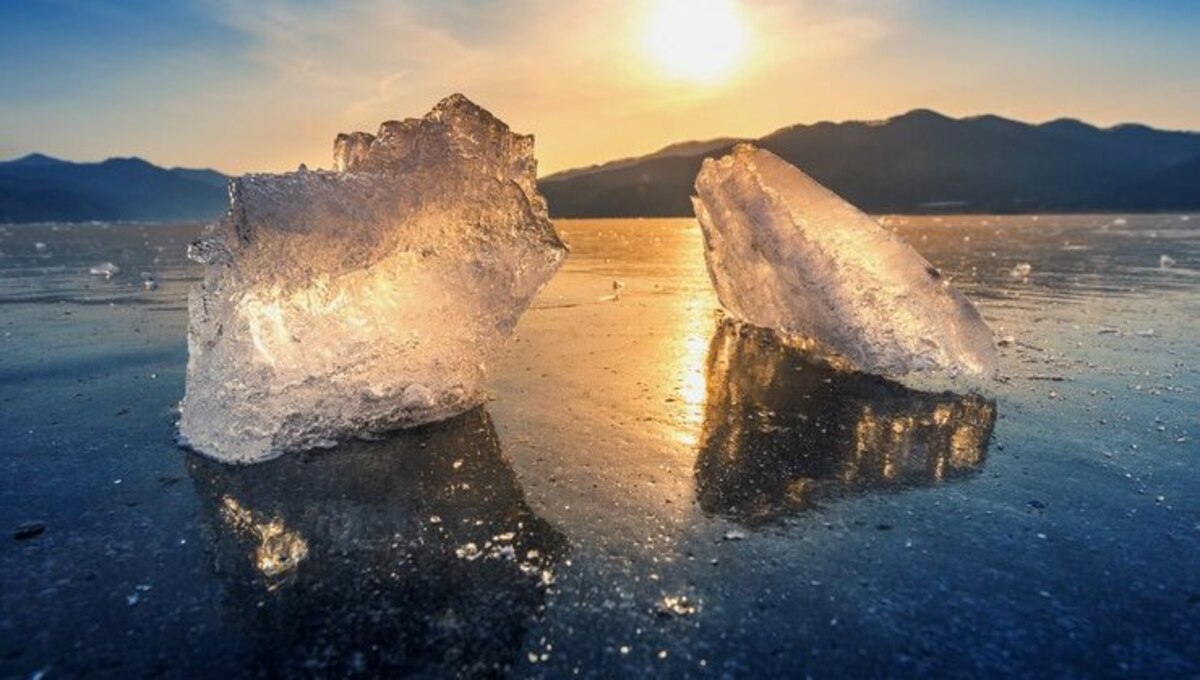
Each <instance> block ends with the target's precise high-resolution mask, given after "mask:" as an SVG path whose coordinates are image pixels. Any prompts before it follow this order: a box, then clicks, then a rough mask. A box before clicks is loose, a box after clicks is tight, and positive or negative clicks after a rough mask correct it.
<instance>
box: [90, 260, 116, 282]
mask: <svg viewBox="0 0 1200 680" xmlns="http://www.w3.org/2000/svg"><path fill="white" fill-rule="evenodd" d="M120 271H121V268H120V267H118V266H117V265H115V264H113V263H112V262H101V263H100V264H98V265H96V266H94V267H92V268H91V269H89V270H88V273H89V274H91V275H92V276H103V277H104V278H106V279H111V278H112V277H114V276H116V275H117V274H118V273H120Z"/></svg>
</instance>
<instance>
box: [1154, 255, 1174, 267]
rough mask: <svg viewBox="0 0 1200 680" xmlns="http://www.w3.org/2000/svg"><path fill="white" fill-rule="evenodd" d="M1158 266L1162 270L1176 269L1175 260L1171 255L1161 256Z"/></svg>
mask: <svg viewBox="0 0 1200 680" xmlns="http://www.w3.org/2000/svg"><path fill="white" fill-rule="evenodd" d="M1158 266H1159V267H1161V268H1162V269H1169V268H1171V267H1174V266H1175V258H1173V257H1171V256H1170V255H1159V256H1158Z"/></svg>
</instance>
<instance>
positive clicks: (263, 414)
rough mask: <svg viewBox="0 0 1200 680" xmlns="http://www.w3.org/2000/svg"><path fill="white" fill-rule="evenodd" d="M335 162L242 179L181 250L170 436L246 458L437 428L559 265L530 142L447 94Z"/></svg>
mask: <svg viewBox="0 0 1200 680" xmlns="http://www.w3.org/2000/svg"><path fill="white" fill-rule="evenodd" d="M334 154H335V165H336V166H337V167H339V168H342V169H343V171H335V172H322V171H308V170H300V171H298V172H292V173H286V174H278V175H265V174H264V175H247V176H244V177H241V178H238V179H235V180H233V181H232V182H231V184H230V208H229V211H228V213H227V214H226V215H225V217H224V218H223V219H221V220H220V221H219V222H217V223H216V224H214V225H212V226H211V227H209V229H208V230H207V233H206V234H205V235H204V236H203V238H201V239H200V240H198V241H197V242H195V243H193V244H192V245H191V246H190V247H189V249H188V252H189V256H190V257H191V258H192V259H193V260H195V261H198V262H201V263H204V264H205V265H206V270H205V271H206V273H205V278H204V280H203V282H202V283H200V284H198V285H197V286H196V287H195V288H194V289H193V291H192V293H191V297H190V300H189V310H190V324H189V332H188V351H189V357H188V372H187V389H186V394H185V396H184V399H183V402H182V404H181V416H180V435H181V439H182V440H183V442H184V443H186V444H187V445H189V446H191V447H192V448H194V449H196V450H198V451H201V452H203V453H206V454H208V455H211V456H213V457H216V458H220V459H223V460H227V461H235V462H250V461H256V460H262V459H266V458H271V457H274V456H277V455H279V454H280V453H283V452H285V451H292V450H300V449H306V448H311V447H316V446H326V445H330V444H332V443H334V442H335V441H337V440H339V439H344V438H347V437H350V436H355V435H359V436H369V435H371V434H372V433H376V432H381V431H385V430H391V429H396V428H402V427H409V426H413V425H418V424H421V423H426V422H430V421H435V420H441V419H445V418H447V417H450V416H453V415H455V414H458V413H462V412H463V411H465V410H467V409H469V408H471V407H473V406H476V405H478V404H479V403H481V402H482V401H483V399H484V396H485V394H484V379H485V377H486V375H487V367H488V364H489V363H490V362H491V361H492V360H493V359H494V358H495V356H496V354H497V351H498V350H499V349H500V347H501V343H502V341H503V340H504V339H505V338H506V337H507V336H508V335H509V334H510V333H511V331H512V329H513V327H514V326H515V325H516V323H517V320H518V318H519V317H520V315H521V314H522V312H524V310H525V309H526V307H527V306H528V305H529V303H530V301H531V300H532V299H533V296H534V295H535V294H536V293H537V292H538V291H539V290H540V289H541V288H542V286H543V285H545V283H546V282H547V281H548V280H549V278H550V276H551V275H552V274H553V273H554V272H555V271H556V270H557V269H558V267H559V266H560V265H561V263H562V261H563V259H564V257H565V255H566V248H565V246H564V245H563V244H562V242H561V241H559V238H558V236H557V234H556V233H555V231H554V227H553V226H552V225H551V223H550V221H549V219H548V215H547V212H546V204H545V201H544V199H543V198H542V197H541V196H540V195H539V194H538V192H537V187H536V182H535V177H536V168H537V164H536V160H535V159H534V155H533V138H532V137H531V136H524V135H518V134H515V133H513V132H511V131H510V130H509V128H508V126H506V125H505V124H504V123H502V122H501V121H499V120H498V119H496V118H495V117H493V116H492V115H491V114H490V113H488V112H487V111H484V110H483V109H481V108H480V107H478V106H476V105H475V104H473V103H472V102H470V101H469V100H467V99H466V98H465V97H463V96H461V95H454V96H451V97H448V98H447V99H445V100H443V101H442V102H440V103H439V104H438V105H437V106H436V107H435V108H434V109H433V110H432V111H431V112H430V113H429V114H427V115H426V116H425V117H424V118H421V119H419V120H406V121H403V122H386V123H384V124H383V125H382V126H381V128H380V131H379V134H378V135H375V136H371V135H367V134H365V133H355V134H353V135H342V136H339V137H338V139H337V142H336V143H335V149H334Z"/></svg>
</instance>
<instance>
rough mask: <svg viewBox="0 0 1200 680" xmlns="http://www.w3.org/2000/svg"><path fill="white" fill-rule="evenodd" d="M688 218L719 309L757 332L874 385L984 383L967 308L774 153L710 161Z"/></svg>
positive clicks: (868, 222)
mask: <svg viewBox="0 0 1200 680" xmlns="http://www.w3.org/2000/svg"><path fill="white" fill-rule="evenodd" d="M696 193H697V194H698V196H697V197H695V198H693V203H694V206H695V209H696V216H697V218H698V219H699V221H700V225H701V227H702V229H703V231H704V239H705V258H706V260H707V263H708V271H709V275H710V276H711V278H712V281H713V285H714V287H715V288H716V290H717V296H718V298H719V299H720V301H721V305H722V306H723V307H724V308H725V309H726V310H727V311H728V312H730V313H731V314H733V315H734V316H736V317H738V318H740V319H742V320H744V321H747V322H749V323H751V324H754V325H756V326H762V327H766V328H772V329H775V330H777V331H780V332H781V333H783V334H785V335H787V336H790V337H794V338H797V339H802V340H804V341H806V342H807V344H809V345H810V346H812V347H813V349H814V350H816V351H817V352H819V353H823V354H826V355H829V356H831V357H838V358H840V359H843V360H845V362H848V363H849V364H850V366H851V367H853V368H855V369H857V370H860V371H865V372H869V373H877V374H882V375H903V374H906V373H910V372H913V371H932V370H936V371H946V372H948V373H950V374H968V375H976V376H991V375H993V374H994V373H995V370H996V364H997V354H996V348H995V345H994V344H993V342H992V334H991V331H990V330H989V329H988V327H987V325H986V324H984V322H983V319H982V318H981V317H980V316H979V313H978V312H977V311H976V310H975V307H974V306H972V305H971V303H970V302H969V301H968V300H967V299H966V298H964V297H963V296H962V295H961V294H960V293H959V292H958V291H956V290H955V289H954V288H953V287H951V286H950V284H949V282H948V281H946V280H945V279H944V278H942V275H941V274H940V273H939V272H938V270H937V269H935V268H934V267H933V266H932V265H930V264H929V262H927V261H926V260H925V259H924V258H923V257H921V256H920V255H918V254H917V252H916V251H915V250H913V249H912V248H911V247H909V246H908V245H907V244H905V243H904V242H903V241H902V240H901V239H900V238H899V237H897V236H896V235H894V234H892V233H891V232H889V231H887V230H886V229H883V228H882V227H880V226H879V224H878V223H876V222H875V221H874V220H873V219H871V218H870V217H868V216H867V215H865V214H863V213H862V212H860V211H859V210H858V209H857V208H855V207H854V206H853V205H850V204H849V203H847V202H846V201H845V200H843V199H842V198H840V197H839V196H837V195H836V194H834V193H833V192H831V191H829V190H828V189H826V188H825V187H823V186H821V185H820V184H818V183H817V182H816V181H814V180H813V179H812V178H810V177H808V176H807V175H805V174H804V173H803V172H801V171H800V170H798V169H796V168H795V167H793V166H791V165H789V164H788V163H786V162H785V161H783V160H782V159H780V158H779V157H777V156H775V155H774V154H772V153H770V152H768V151H763V150H761V149H757V148H754V147H752V146H750V145H744V144H743V145H739V146H738V147H736V148H735V149H734V151H733V153H731V154H730V155H728V156H725V157H724V158H721V159H720V160H715V161H714V160H711V159H710V160H706V161H705V162H704V166H703V168H702V169H701V170H700V175H699V177H697V178H696Z"/></svg>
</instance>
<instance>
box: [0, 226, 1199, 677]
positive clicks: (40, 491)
mask: <svg viewBox="0 0 1200 680" xmlns="http://www.w3.org/2000/svg"><path fill="white" fill-rule="evenodd" d="M886 223H887V224H888V225H889V227H891V228H894V229H896V230H897V231H898V232H899V233H900V234H901V235H903V236H904V237H905V238H906V239H908V240H909V242H910V243H912V244H913V245H914V246H915V247H916V248H917V250H918V251H920V252H921V253H922V254H924V255H925V256H926V257H927V258H929V259H930V260H931V261H932V262H933V264H934V265H936V266H937V267H938V268H939V269H940V270H941V272H942V274H943V275H944V276H946V277H948V278H950V279H952V280H953V281H954V283H955V285H957V286H960V287H961V288H962V290H963V291H964V292H965V293H966V294H967V296H968V297H970V298H971V299H972V300H974V301H975V302H976V303H977V304H978V305H979V307H980V309H981V311H982V312H983V314H984V316H985V318H986V319H987V321H988V322H989V324H991V326H992V327H993V329H994V330H995V331H996V335H997V339H998V340H1001V342H1002V347H1001V352H1002V358H1003V361H1002V373H1003V378H1002V380H1001V381H999V382H998V383H996V384H995V385H994V386H993V388H992V389H991V390H989V391H988V392H987V393H985V394H983V395H982V396H974V395H969V394H950V393H929V392H920V391H915V390H913V389H910V388H908V387H904V386H901V385H898V384H895V383H891V382H888V381H884V380H881V379H878V378H873V377H870V376H863V375H847V374H841V373H835V372H832V371H830V370H829V369H827V368H825V367H823V366H822V365H820V364H817V363H813V362H812V361H810V360H809V359H808V358H807V357H805V356H804V355H803V354H800V353H798V352H797V351H795V350H792V349H788V348H786V347H783V346H780V344H779V343H778V342H777V341H775V340H773V338H772V337H771V336H770V335H769V334H767V333H763V332H761V331H756V330H754V329H749V328H744V327H740V326H738V325H737V324H734V323H730V322H728V321H723V320H722V318H721V314H720V313H719V311H718V309H717V305H716V303H715V300H714V297H713V295H712V293H711V290H710V286H709V283H708V280H707V274H706V272H705V271H704V262H703V257H702V255H701V250H700V249H701V247H702V244H701V240H700V234H699V230H698V228H697V226H696V225H695V223H694V222H693V221H691V220H613V221H560V222H559V223H558V227H559V229H560V231H561V232H562V233H563V236H564V240H566V241H567V242H568V243H570V244H571V246H572V254H571V257H570V259H569V261H568V264H567V266H566V267H565V268H564V269H563V271H562V272H561V273H560V274H559V276H558V277H557V278H556V279H555V280H554V281H553V282H552V283H551V284H550V286H549V287H547V289H546V290H545V291H543V293H542V295H541V296H540V297H539V298H538V300H537V301H535V303H534V306H533V308H532V309H531V310H530V311H529V313H528V314H527V315H526V316H525V318H524V319H523V320H522V321H521V324H520V326H519V327H518V329H517V337H516V338H515V342H513V343H512V344H511V346H510V347H509V350H508V352H507V354H506V356H505V358H504V359H503V361H502V362H501V363H500V364H499V365H497V366H495V367H493V370H492V381H491V392H492V394H493V395H494V398H493V399H492V401H491V402H490V403H489V404H487V405H486V406H485V407H484V408H481V409H477V410H475V411H472V412H469V413H467V414H464V415H462V416H460V417H458V418H455V419H453V420H451V421H447V422H444V423H440V424H437V425H433V426H428V427H424V428H420V429H417V430H413V431H409V432H405V433H399V434H396V435H394V436H391V437H388V438H386V439H384V440H381V441H370V442H353V443H350V444H347V445H344V446H342V447H339V448H337V449H334V450H330V451H320V452H310V453H304V454H295V455H291V456H288V457H285V458H281V459H279V460H276V461H272V462H269V463H264V464H261V465H257V466H251V467H241V468H235V467H227V466H223V465H220V464H217V463H214V462H211V461H209V460H207V459H204V458H201V457H199V456H197V455H195V454H191V453H188V452H185V451H182V450H180V449H178V448H176V447H175V445H174V428H173V422H174V418H175V410H174V409H175V404H176V402H177V401H178V400H179V398H180V397H181V396H182V394H183V376H184V367H185V364H186V361H187V349H186V345H185V333H186V311H185V309H186V296H187V288H188V286H189V285H190V284H191V282H192V281H193V280H195V278H196V277H197V276H198V275H199V271H198V267H195V266H193V265H190V264H188V263H187V262H186V261H185V259H184V249H185V247H186V244H187V242H188V241H189V240H190V239H191V238H193V237H194V235H195V234H196V233H197V232H198V229H199V227H198V226H195V225H191V226H180V225H176V226H170V225H137V224H134V225H129V224H125V225H106V224H90V225H69V226H68V225H27V226H0V529H3V531H4V532H5V533H4V534H3V535H2V536H0V584H2V585H0V676H2V677H10V676H11V677H33V676H34V675H36V674H37V673H45V677H63V676H80V675H87V676H93V677H122V678H128V677H145V676H166V677H196V676H216V677H222V676H223V677H242V676H273V675H293V676H295V675H300V676H304V675H311V676H334V677H341V676H354V675H359V674H362V675H379V674H383V675H400V674H413V675H421V676H433V677H439V676H447V675H462V676H480V675H482V676H493V675H506V674H507V675H514V676H521V677H524V676H545V677H566V676H572V675H576V674H578V675H581V676H602V677H615V676H621V675H628V674H631V673H633V674H640V675H642V674H654V675H663V676H668V675H670V676H714V677H717V676H730V677H745V676H761V677H769V676H791V677H803V676H805V675H811V676H814V677H828V676H850V677H868V676H913V675H925V674H930V675H941V676H962V677H978V676H981V675H989V676H991V675H1000V674H1011V675H1017V676H1042V677H1082V676H1114V677H1134V676H1141V677H1147V676H1153V677H1195V676H1197V675H1198V674H1200V472H1198V470H1197V465H1198V463H1200V444H1198V442H1200V398H1198V395H1197V389H1198V388H1200V370H1198V366H1200V346H1198V340H1197V339H1198V338H1200V295H1198V292H1200V216H1197V217H1195V218H1194V219H1190V218H1188V217H1187V216H1179V215H1158V216H1126V217H1119V216H1075V217H1057V216H1041V217H1040V218H1034V217H1029V216H1024V217H986V216H969V217H942V218H928V217H926V218H896V217H893V218H888V219H887V220H886ZM38 242H40V243H42V244H44V247H43V248H41V249H38V248H37V247H36V245H35V244H36V243H38ZM1163 255H1166V256H1168V257H1169V258H1170V260H1169V261H1167V262H1166V263H1165V264H1167V265H1170V266H1162V264H1161V256H1163ZM106 261H107V262H112V263H114V264H116V265H117V266H119V267H120V269H121V271H120V273H118V274H117V275H116V276H114V277H112V278H110V279H109V278H105V277H103V276H93V275H89V273H88V270H89V268H91V267H93V266H96V265H98V264H100V263H103V262H106ZM1172 261H1173V262H1172ZM1022 263H1027V264H1029V265H1030V267H1029V271H1028V276H1025V275H1024V271H1023V268H1018V267H1017V265H1020V264H1022ZM143 272H144V273H145V275H146V276H150V277H153V278H154V279H155V280H156V281H157V282H158V284H159V287H158V288H157V289H156V290H146V288H145V287H144V285H143V283H142V280H143V278H144V277H143ZM447 323H448V324H452V323H453V320H452V319H448V320H447Z"/></svg>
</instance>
